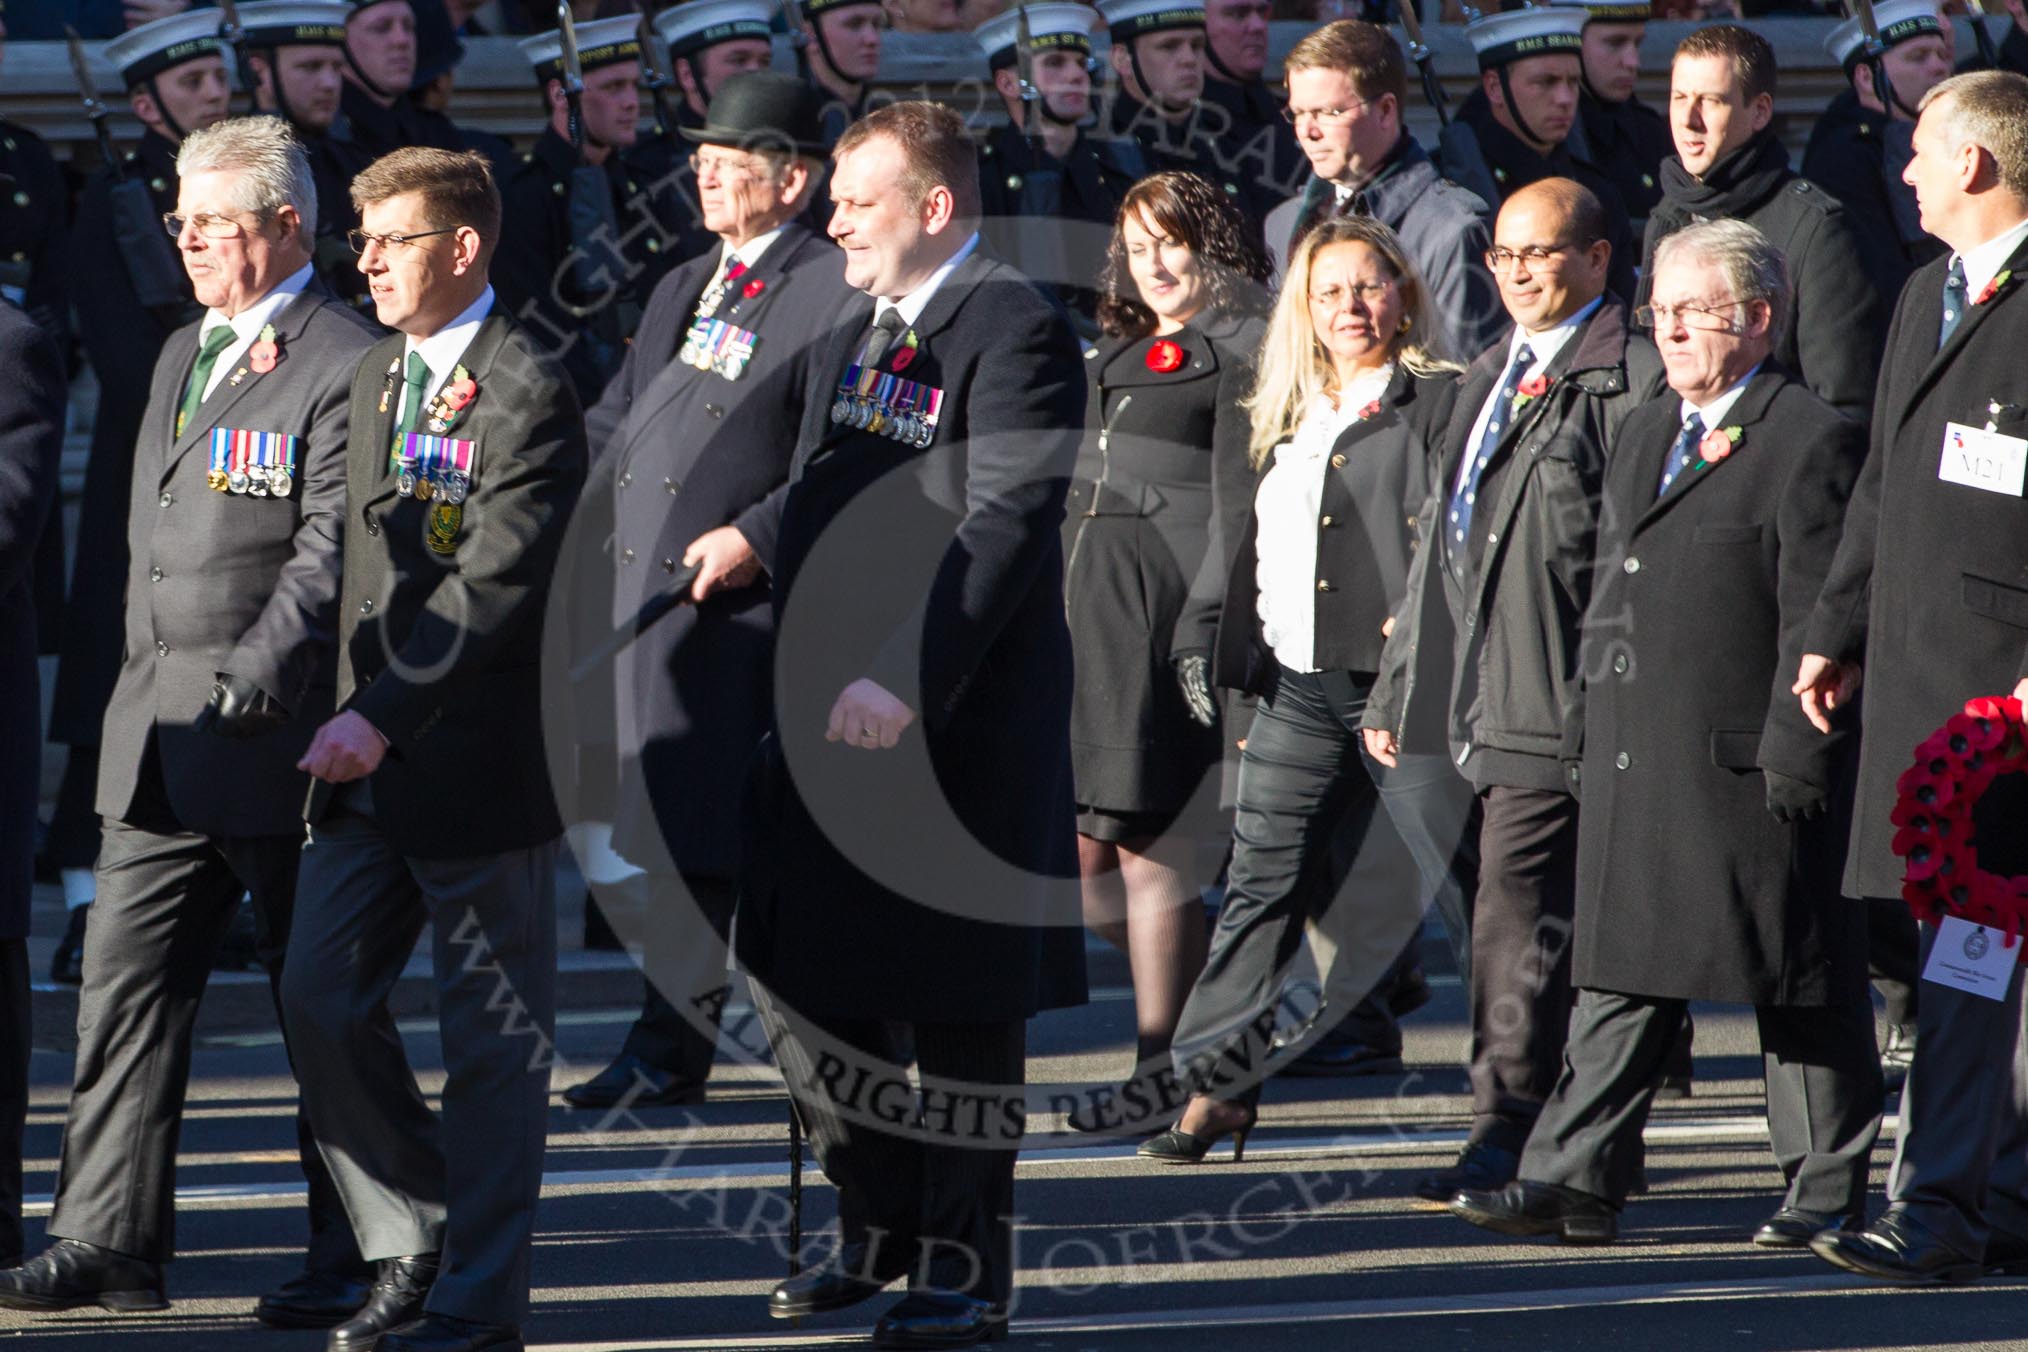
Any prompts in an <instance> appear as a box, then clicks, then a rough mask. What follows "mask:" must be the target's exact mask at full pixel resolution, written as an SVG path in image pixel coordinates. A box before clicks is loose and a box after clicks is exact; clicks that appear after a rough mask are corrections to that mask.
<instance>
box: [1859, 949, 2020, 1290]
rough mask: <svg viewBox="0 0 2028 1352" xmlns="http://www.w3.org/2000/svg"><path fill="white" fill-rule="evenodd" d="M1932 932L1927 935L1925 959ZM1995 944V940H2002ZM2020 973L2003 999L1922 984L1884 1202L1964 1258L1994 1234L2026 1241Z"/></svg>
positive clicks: (1976, 1252) (1975, 1254)
mask: <svg viewBox="0 0 2028 1352" xmlns="http://www.w3.org/2000/svg"><path fill="white" fill-rule="evenodd" d="M1935 942H1936V927H1935V926H1933V925H1924V926H1923V927H1922V960H1923V963H1924V964H1925V965H1927V964H1928V962H1929V950H1930V948H1931V946H1932V945H1934V944H1935ZM1995 942H1998V940H1997V938H1996V939H1995ZM2022 980H2023V978H2022V977H2021V976H2020V974H2018V973H2016V974H2015V976H2014V978H2013V980H2012V982H2011V984H2010V985H2009V986H2008V988H2007V998H2006V999H2005V1000H1988V999H1986V998H1984V997H1983V996H1978V995H1968V994H1966V993H1965V992H1964V991H1961V990H1957V989H1954V988H1952V987H1950V986H1940V985H1938V984H1936V983H1935V982H1933V981H1928V982H1924V983H1923V986H1922V998H1921V1000H1920V1001H1919V1002H1918V1003H1917V1005H1916V1013H1915V1026H1916V1035H1915V1065H1914V1067H1913V1068H1912V1069H1911V1070H1910V1071H1909V1073H1908V1083H1907V1084H1906V1085H1904V1086H1903V1087H1902V1090H1901V1138H1900V1140H1899V1142H1898V1143H1897V1144H1896V1146H1895V1152H1894V1171H1893V1172H1892V1173H1891V1174H1890V1175H1889V1176H1888V1179H1887V1198H1888V1200H1889V1201H1891V1202H1899V1203H1901V1204H1902V1205H1903V1206H1904V1207H1906V1208H1907V1209H1908V1211H1909V1212H1910V1213H1911V1214H1913V1215H1914V1217H1915V1219H1916V1220H1917V1221H1919V1222H1921V1224H1922V1226H1923V1228H1924V1229H1926V1230H1928V1231H1929V1232H1930V1233H1931V1234H1934V1235H1935V1236H1936V1237H1937V1238H1938V1239H1941V1240H1942V1241H1943V1242H1944V1243H1946V1244H1948V1245H1950V1246H1951V1247H1952V1248H1954V1249H1956V1250H1957V1251H1958V1252H1960V1253H1962V1254H1964V1255H1965V1256H1966V1257H1968V1258H1977V1257H1979V1256H1980V1255H1982V1254H1983V1253H1984V1252H1985V1250H1986V1242H1987V1240H1988V1239H1989V1238H1990V1237H1991V1236H1992V1235H1993V1234H1994V1233H1995V1232H1998V1233H1999V1234H2001V1235H2004V1236H2008V1237H2011V1238H2015V1239H2023V1240H2028V1025H2024V1014H2023V1005H2022V999H2021V984H2022Z"/></svg>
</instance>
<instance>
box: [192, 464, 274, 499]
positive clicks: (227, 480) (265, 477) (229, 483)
mask: <svg viewBox="0 0 2028 1352" xmlns="http://www.w3.org/2000/svg"><path fill="white" fill-rule="evenodd" d="M204 482H205V483H207V484H209V485H211V487H212V488H213V489H214V490H216V491H217V492H220V493H244V494H245V495H246V496H248V497H250V498H264V497H267V496H268V495H269V494H273V495H274V496H275V497H278V498H286V497H287V496H289V490H290V489H292V488H294V487H295V486H296V481H295V480H294V479H293V478H291V477H290V476H289V472H288V471H287V470H285V469H283V468H282V467H281V466H280V465H250V466H248V467H247V468H246V469H235V470H223V469H214V470H211V471H210V472H208V473H207V474H205V476H204Z"/></svg>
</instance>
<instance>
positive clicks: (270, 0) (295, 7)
mask: <svg viewBox="0 0 2028 1352" xmlns="http://www.w3.org/2000/svg"><path fill="white" fill-rule="evenodd" d="M351 13H352V6H350V5H347V4H344V3H341V0H254V3H252V4H247V5H241V6H240V7H239V26H240V29H241V31H243V32H244V33H245V34H246V44H247V46H249V47H343V46H344V45H345V19H346V16H347V15H349V14H351Z"/></svg>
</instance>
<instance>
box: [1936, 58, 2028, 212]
mask: <svg viewBox="0 0 2028 1352" xmlns="http://www.w3.org/2000/svg"><path fill="white" fill-rule="evenodd" d="M1945 98H1947V99H1949V100H1950V101H1951V102H1950V106H1949V107H1948V108H1941V109H1938V110H1937V116H1938V117H1940V118H1941V119H1943V123H1944V127H1945V129H1946V133H1947V135H1948V136H1949V137H1950V139H1951V141H1952V143H1953V145H1954V146H1962V145H1963V144H1965V143H1966V142H1967V141H1969V142H1971V143H1972V144H1973V145H1975V146H1977V147H1978V148H1979V149H1981V150H1983V151H1985V152H1986V153H1987V154H1988V155H1991V156H1992V157H1993V164H1994V166H1995V167H1996V168H1997V170H1998V171H1999V176H2000V186H2001V187H2003V188H2005V189H2006V190H2007V191H2008V192H2010V193H2013V194H2014V195H2015V196H2016V197H2028V78H2023V77H2022V76H2019V75H2016V74H2014V73H2013V72H2012V71H2005V70H1974V71H1967V72H1965V73H1964V74H1963V75H1953V76H1951V77H1950V78H1949V79H1948V80H1939V81H1937V82H1936V83H1935V84H1934V85H1932V86H1930V89H1929V92H1928V93H1926V94H1924V95H1923V96H1922V102H1921V103H1920V104H1919V105H1917V109H1916V111H1918V112H1923V111H1926V110H1927V109H1928V108H1929V106H1930V105H1931V104H1932V103H1935V102H1936V101H1937V100H1938V99H1945Z"/></svg>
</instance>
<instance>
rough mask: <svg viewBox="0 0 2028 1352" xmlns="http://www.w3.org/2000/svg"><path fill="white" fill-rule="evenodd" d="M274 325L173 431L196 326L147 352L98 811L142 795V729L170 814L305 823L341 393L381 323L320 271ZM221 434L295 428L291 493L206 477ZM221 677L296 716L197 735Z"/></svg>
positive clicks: (202, 820)
mask: <svg viewBox="0 0 2028 1352" xmlns="http://www.w3.org/2000/svg"><path fill="white" fill-rule="evenodd" d="M274 324H275V333H276V341H277V344H278V346H279V347H280V349H281V354H280V359H279V360H278V361H277V362H276V364H275V367H274V369H273V370H271V371H269V372H267V373H266V374H262V373H260V372H258V371H255V370H253V369H252V368H251V366H250V365H248V364H247V362H246V361H245V359H244V358H242V359H241V360H240V362H239V363H237V364H236V365H235V366H234V368H233V369H232V370H230V371H228V372H227V373H226V375H225V377H224V378H223V379H222V380H220V381H219V383H218V386H217V388H216V389H214V390H213V391H212V393H211V396H210V397H209V398H208V399H206V400H205V401H204V403H203V404H202V405H200V406H199V408H198V410H197V415H196V416H195V417H194V418H192V419H191V420H190V425H189V426H187V427H185V428H184V429H183V435H182V436H180V437H179V436H177V435H175V425H176V411H177V407H178V405H180V404H181V402H182V398H183V389H184V385H185V383H186V382H187V381H188V380H189V378H190V369H191V366H192V364H193V362H194V361H195V359H196V353H197V343H198V329H199V326H198V325H196V324H191V325H188V326H187V327H185V328H182V329H179V330H177V332H175V333H174V334H172V335H170V338H169V341H168V343H167V344H165V345H164V347H163V349H162V356H161V359H160V360H159V361H157V362H156V364H155V377H154V381H153V384H152V386H151V388H150V390H149V395H148V411H147V414H146V416H145V417H143V419H142V421H141V433H140V438H139V440H138V442H137V443H136V445H135V450H134V481H133V490H132V494H131V505H130V507H129V509H128V519H127V520H128V524H127V543H128V552H129V556H130V557H129V563H128V567H127V604H126V651H125V654H124V656H123V658H122V660H121V663H120V675H119V681H118V683H117V684H116V685H115V687H114V689H113V697H112V702H111V703H110V704H109V705H108V706H107V708H106V720H105V730H104V737H103V740H102V742H101V750H100V754H99V792H98V810H99V811H100V812H101V813H103V814H104V815H106V816H108V817H113V818H117V819H120V820H128V819H130V814H131V813H133V812H135V811H137V810H139V809H140V808H141V807H142V804H137V803H136V793H137V790H138V789H140V788H141V787H142V786H143V781H142V773H141V767H142V765H143V762H144V760H145V758H146V756H147V754H148V747H149V744H150V742H151V741H152V742H154V743H155V744H156V745H157V746H158V747H159V751H160V756H161V769H162V782H163V786H164V788H165V789H166V791H167V794H168V804H169V807H170V809H171V810H172V812H173V814H174V817H175V824H176V825H179V826H181V827H183V828H184V829H187V830H191V831H200V832H204V833H206V834H210V835H289V834H293V833H295V832H298V831H300V830H301V829H302V823H301V821H300V819H299V817H298V815H297V809H298V807H299V806H300V805H301V803H302V801H303V792H304V790H305V788H306V787H307V784H308V779H307V777H306V776H304V775H302V774H300V773H298V772H297V770H296V761H297V760H298V759H299V758H300V757H301V756H302V754H303V750H304V748H305V747H307V746H308V745H309V742H310V736H311V734H312V733H313V732H315V730H316V727H317V725H318V724H319V723H320V722H322V721H323V720H324V719H325V718H327V717H328V716H329V715H330V711H331V700H332V695H331V684H332V659H333V655H334V652H335V646H334V645H335V641H336V631H335V619H336V608H337V603H338V550H339V540H340V522H341V513H342V510H343V506H344V500H345V441H346V425H347V421H348V418H349V412H350V409H349V396H350V393H351V386H352V373H353V371H354V370H355V369H356V368H357V367H358V365H359V358H360V356H361V355H362V354H363V353H364V352H365V351H366V349H367V348H368V347H370V346H372V343H373V335H372V331H371V328H370V327H369V326H368V324H367V323H366V321H365V320H363V319H361V318H360V317H359V316H358V315H356V314H354V313H353V312H352V311H350V310H349V309H347V308H346V307H345V306H344V305H343V304H341V303H340V302H338V301H337V300H335V299H333V298H332V297H331V296H330V294H329V293H328V292H326V291H325V290H324V289H323V288H322V287H321V286H319V285H317V284H315V283H313V284H312V285H311V287H310V289H308V290H306V291H304V292H303V293H302V294H301V295H299V296H297V297H296V298H295V299H293V300H291V301H290V302H289V303H288V304H287V305H285V306H283V307H282V310H281V312H280V313H279V314H278V315H277V316H276V317H275V321H274ZM215 428H227V429H231V430H236V431H248V432H273V433H281V434H284V435H287V436H293V437H295V438H297V447H296V474H295V485H294V489H293V491H292V492H291V493H290V494H289V495H288V496H287V497H285V498H277V497H273V496H269V497H251V496H246V495H242V494H235V493H222V492H218V491H215V490H213V489H212V488H211V487H209V486H208V485H207V484H206V482H205V476H206V474H207V472H208V471H209V470H210V468H211V456H210V445H211V434H212V431H213V429H215ZM221 672H224V673H229V674H231V675H234V676H239V677H243V678H244V679H246V680H249V681H252V682H253V683H254V684H255V685H257V686H259V687H260V688H261V689H262V690H265V691H266V692H267V693H268V694H270V695H272V696H274V697H275V698H276V699H278V700H280V701H281V702H282V703H283V704H284V705H286V706H287V707H288V709H289V710H290V712H291V713H292V714H293V715H294V718H293V719H292V720H291V722H290V723H289V725H288V726H287V727H285V728H282V729H280V730H278V731H276V732H274V733H271V734H269V735H268V736H265V737H260V738H255V739H252V740H250V741H233V740H228V739H226V738H223V737H218V736H215V735H212V734H209V733H204V734H199V733H196V732H193V731H192V730H191V727H190V723H191V720H192V719H194V718H195V717H196V716H197V712H198V710H200V709H202V708H203V707H204V703H205V701H206V699H207V698H208V697H209V696H210V693H211V685H212V682H213V681H214V680H215V679H216V678H217V676H218V674H219V673H221ZM151 796H152V795H151ZM146 801H147V800H146V799H144V800H143V803H145V802H146Z"/></svg>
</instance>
